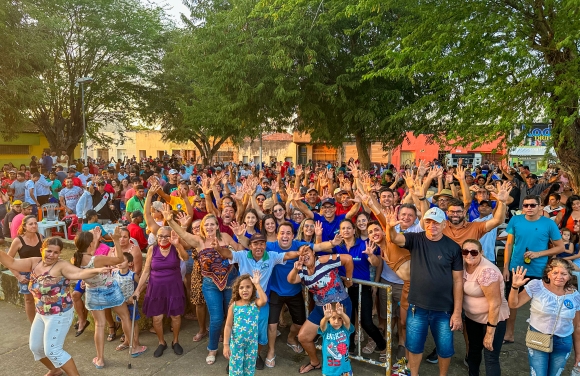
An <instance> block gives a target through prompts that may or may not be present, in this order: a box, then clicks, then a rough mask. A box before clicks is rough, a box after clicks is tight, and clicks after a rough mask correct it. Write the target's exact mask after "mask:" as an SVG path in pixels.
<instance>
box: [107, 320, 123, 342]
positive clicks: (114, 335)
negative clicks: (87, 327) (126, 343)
mask: <svg viewBox="0 0 580 376" xmlns="http://www.w3.org/2000/svg"><path fill="white" fill-rule="evenodd" d="M119 328H120V326H117V324H115V325H113V326H109V329H113V330H114V332H113V333H109V335H108V336H107V342H113V341H114V340H115V339H117V330H119Z"/></svg>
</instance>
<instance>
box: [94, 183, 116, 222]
mask: <svg viewBox="0 0 580 376" xmlns="http://www.w3.org/2000/svg"><path fill="white" fill-rule="evenodd" d="M105 193H106V192H105ZM111 196H112V195H111V194H109V200H108V202H107V203H106V204H105V205H103V207H102V208H101V209H99V211H97V214H98V215H99V219H102V220H107V219H111V218H112V213H111V209H110V208H109V203H110V201H111V199H110V197H111ZM102 199H103V196H102V195H101V192H99V191H98V190H95V193H93V208H96V207H97V205H99V203H100V202H101V200H102ZM95 210H96V209H95Z"/></svg>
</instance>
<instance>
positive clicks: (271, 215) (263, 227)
mask: <svg viewBox="0 0 580 376" xmlns="http://www.w3.org/2000/svg"><path fill="white" fill-rule="evenodd" d="M267 219H272V220H274V223H275V224H276V231H275V232H276V233H277V232H278V221H277V220H276V217H274V215H273V214H266V215H265V216H263V217H262V222H261V223H260V224H261V226H260V229H261V230H262V231H261V232H262V234H263V235H264V236H267V235H268V233H267V232H266V220H267Z"/></svg>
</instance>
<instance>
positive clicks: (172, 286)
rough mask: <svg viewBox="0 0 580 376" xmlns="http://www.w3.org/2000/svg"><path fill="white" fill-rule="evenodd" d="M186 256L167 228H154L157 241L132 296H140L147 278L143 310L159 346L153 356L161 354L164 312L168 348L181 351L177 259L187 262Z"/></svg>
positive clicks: (181, 310)
mask: <svg viewBox="0 0 580 376" xmlns="http://www.w3.org/2000/svg"><path fill="white" fill-rule="evenodd" d="M188 258H189V255H188V254H187V252H186V251H185V249H184V248H183V246H182V245H181V244H180V243H179V237H178V236H177V235H176V234H175V233H174V232H172V231H171V228H170V227H161V228H160V229H159V230H158V231H157V244H156V245H153V246H150V247H149V249H148V250H147V259H146V260H145V268H144V269H143V274H142V275H141V279H140V280H139V285H138V286H137V288H136V289H135V293H134V296H139V294H140V292H141V290H142V289H143V287H144V285H145V283H146V282H147V280H149V284H148V285H147V291H146V293H145V299H144V301H143V313H145V314H146V315H147V316H149V317H153V328H154V329H155V333H156V334H157V338H158V339H159V346H158V347H157V350H155V353H154V354H153V356H155V357H156V358H158V357H160V356H161V355H163V351H165V349H167V343H166V342H165V339H164V338H163V315H166V316H169V317H171V327H172V328H173V342H172V343H171V348H173V351H174V352H175V354H177V355H181V354H183V348H182V347H181V346H180V345H179V329H180V327H181V315H183V313H184V311H185V292H184V290H183V281H182V279H181V268H180V260H183V261H187V259H188Z"/></svg>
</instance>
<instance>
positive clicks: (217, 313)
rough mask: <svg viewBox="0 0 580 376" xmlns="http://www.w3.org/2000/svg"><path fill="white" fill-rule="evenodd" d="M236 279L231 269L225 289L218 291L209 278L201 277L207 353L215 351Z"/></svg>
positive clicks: (235, 273)
mask: <svg viewBox="0 0 580 376" xmlns="http://www.w3.org/2000/svg"><path fill="white" fill-rule="evenodd" d="M237 277H238V272H237V270H236V269H232V271H231V272H230V274H229V276H228V284H227V287H226V288H225V289H224V290H223V291H220V289H218V287H217V286H216V285H215V283H214V282H213V281H212V279H211V278H209V277H203V282H202V284H201V291H202V292H203V297H204V298H205V302H206V304H207V309H208V311H209V343H208V345H207V349H208V351H217V349H218V343H219V339H220V334H221V332H222V325H223V323H224V320H225V315H226V313H227V312H228V307H229V305H230V300H231V299H232V284H233V282H234V280H235V279H236V278H237Z"/></svg>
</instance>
